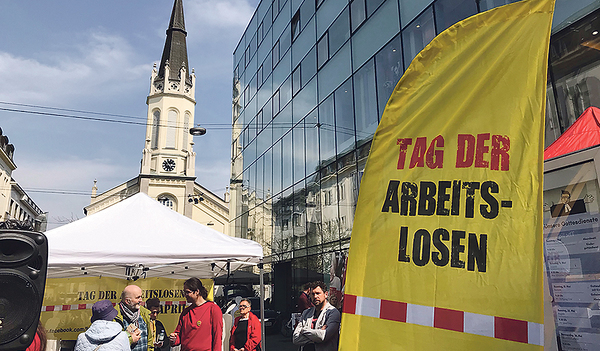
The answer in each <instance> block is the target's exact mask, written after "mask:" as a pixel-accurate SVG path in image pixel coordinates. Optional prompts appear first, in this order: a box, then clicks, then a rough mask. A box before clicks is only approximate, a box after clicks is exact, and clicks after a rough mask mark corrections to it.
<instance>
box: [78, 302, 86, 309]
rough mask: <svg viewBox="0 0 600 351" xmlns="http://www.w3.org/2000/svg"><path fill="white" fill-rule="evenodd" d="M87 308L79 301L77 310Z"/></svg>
mask: <svg viewBox="0 0 600 351" xmlns="http://www.w3.org/2000/svg"><path fill="white" fill-rule="evenodd" d="M86 308H87V305H86V304H84V303H80V304H79V307H78V309H79V310H85V309H86Z"/></svg>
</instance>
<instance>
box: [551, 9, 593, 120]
mask: <svg viewBox="0 0 600 351" xmlns="http://www.w3.org/2000/svg"><path fill="white" fill-rule="evenodd" d="M599 30H600V11H596V13H594V14H591V15H588V16H587V17H586V18H585V19H584V20H582V21H580V22H578V23H577V24H575V25H573V26H572V27H570V28H569V29H566V30H564V31H562V32H560V33H558V34H556V35H554V37H553V38H552V41H551V43H550V63H551V70H552V75H553V77H554V86H555V87H556V91H555V94H556V98H557V100H556V102H558V111H557V112H558V116H559V125H560V127H561V129H562V131H564V130H566V128H567V127H568V126H570V125H571V124H573V123H574V122H575V120H577V118H578V117H579V116H580V115H581V114H582V113H583V111H585V109H586V108H588V107H590V106H596V107H598V106H600V52H599V51H598V50H597V48H598V45H600V34H599V33H598V31H599Z"/></svg>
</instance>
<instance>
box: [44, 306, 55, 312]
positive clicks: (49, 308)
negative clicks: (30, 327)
mask: <svg viewBox="0 0 600 351" xmlns="http://www.w3.org/2000/svg"><path fill="white" fill-rule="evenodd" d="M52 311H54V306H46V312H52Z"/></svg>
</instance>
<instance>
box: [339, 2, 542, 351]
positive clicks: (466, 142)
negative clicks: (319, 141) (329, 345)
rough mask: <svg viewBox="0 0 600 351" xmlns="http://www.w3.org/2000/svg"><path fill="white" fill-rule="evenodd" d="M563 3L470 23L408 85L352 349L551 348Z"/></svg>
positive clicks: (380, 177) (420, 61) (366, 262)
mask: <svg viewBox="0 0 600 351" xmlns="http://www.w3.org/2000/svg"><path fill="white" fill-rule="evenodd" d="M553 8H554V1H553V0H528V1H522V2H519V3H515V4H511V5H507V6H503V7H500V8H496V9H494V10H491V11H488V12H485V13H482V14H479V15H476V16H473V17H470V18H468V19H466V20H464V21H462V22H459V23H457V24H455V25H454V26H452V27H450V28H449V29H447V30H446V31H444V32H443V33H442V34H440V35H439V36H438V37H436V38H435V39H434V40H433V41H432V42H431V43H430V44H429V45H428V46H427V47H426V48H425V49H424V50H423V51H422V52H421V53H420V54H419V55H417V57H416V58H415V59H414V61H413V62H412V63H411V65H410V67H409V68H408V70H407V71H406V72H405V74H404V76H403V77H402V78H401V80H400V82H399V83H398V85H397V86H396V88H395V90H394V92H393V94H392V96H391V97H390V100H389V101H388V104H387V106H386V109H385V112H384V113H383V117H382V119H381V123H380V125H379V127H378V129H377V132H376V133H375V136H374V139H373V143H372V147H371V152H370V155H369V159H368V162H367V166H366V170H365V174H364V176H363V178H362V183H361V189H360V196H359V200H358V205H357V210H356V217H355V220H354V228H353V232H352V239H351V244H350V252H349V258H348V269H347V281H346V291H345V296H344V307H343V308H344V310H343V316H342V331H341V340H340V350H342V351H349V350H411V351H414V350H541V349H542V348H543V347H542V346H540V345H542V344H543V306H542V305H543V285H542V282H543V276H542V272H543V270H542V216H541V214H542V212H541V209H542V192H541V190H542V170H543V162H542V153H543V130H544V129H543V123H544V112H545V111H544V109H545V92H546V71H547V62H548V45H549V37H550V29H551V22H552V14H553Z"/></svg>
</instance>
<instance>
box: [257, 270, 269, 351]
mask: <svg viewBox="0 0 600 351" xmlns="http://www.w3.org/2000/svg"><path fill="white" fill-rule="evenodd" d="M258 268H259V269H260V320H261V323H260V333H261V340H262V342H261V344H262V345H261V346H262V347H261V348H262V349H263V350H266V349H267V347H266V342H265V341H266V340H265V323H264V320H265V281H264V278H263V273H264V271H263V259H262V258H261V259H260V263H259V264H258Z"/></svg>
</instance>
